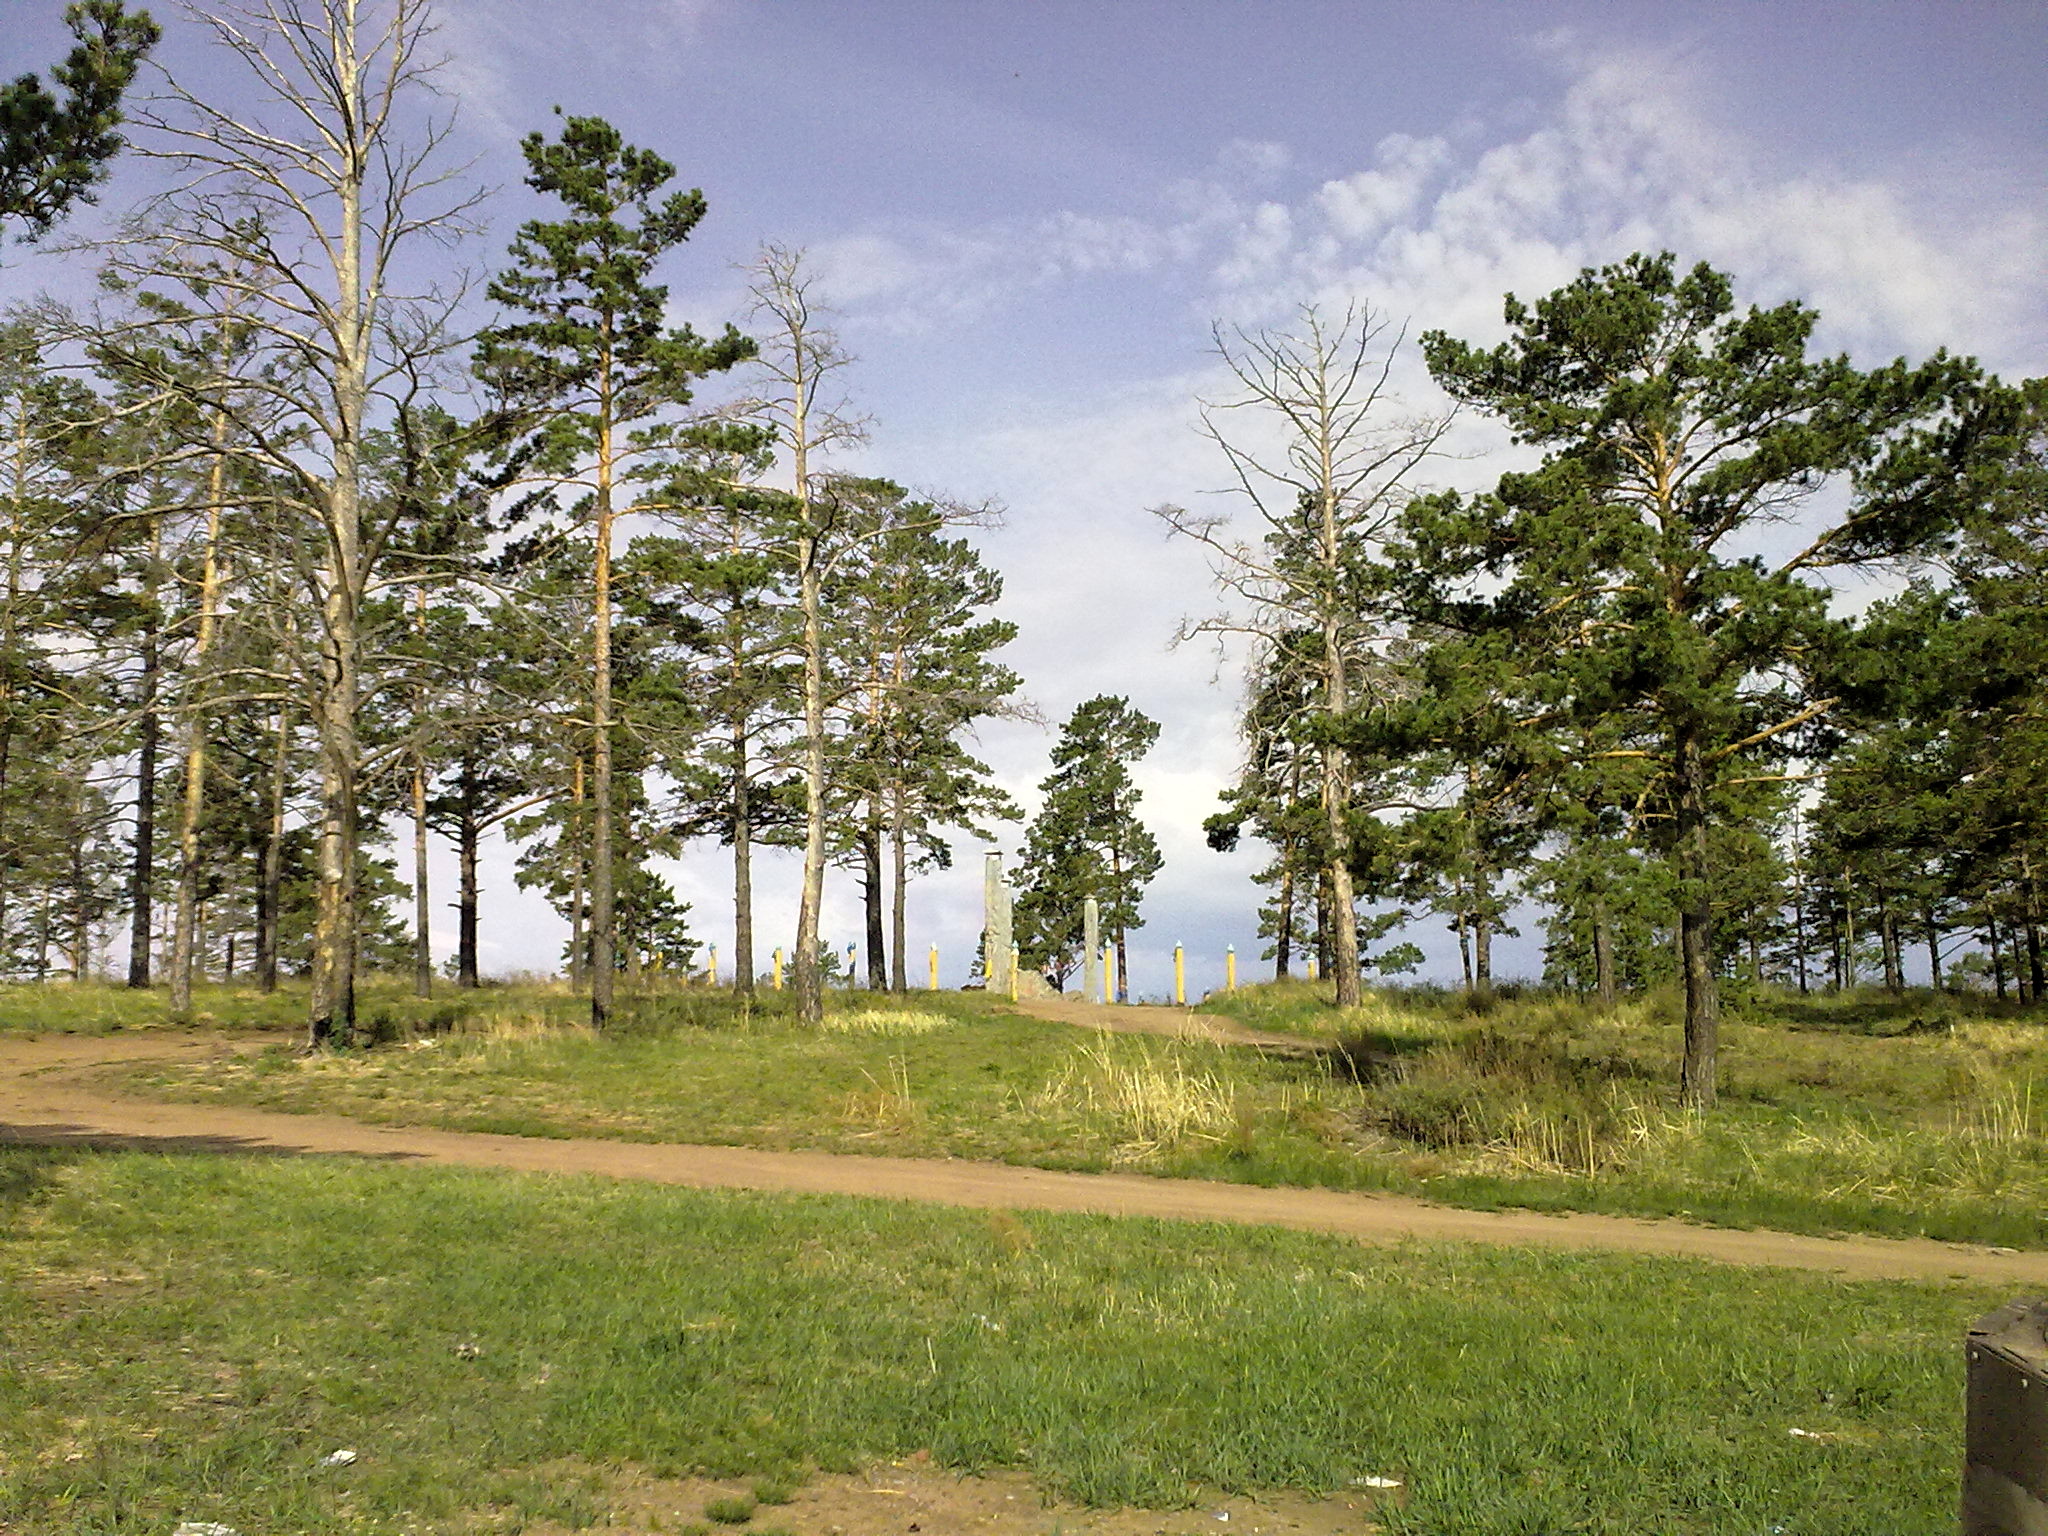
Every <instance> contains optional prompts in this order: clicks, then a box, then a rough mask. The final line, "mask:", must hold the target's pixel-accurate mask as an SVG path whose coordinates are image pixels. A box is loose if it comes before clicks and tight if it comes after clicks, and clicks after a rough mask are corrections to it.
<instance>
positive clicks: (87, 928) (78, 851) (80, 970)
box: [71, 806, 92, 983]
mask: <svg viewBox="0 0 2048 1536" xmlns="http://www.w3.org/2000/svg"><path fill="white" fill-rule="evenodd" d="M80 809H81V810H83V809H84V807H83V806H81V807H80ZM82 820H83V818H81V822H82ZM89 895H90V893H89V892H88V891H87V889H86V881H85V828H84V826H83V825H82V824H81V825H80V826H79V828H78V835H77V836H75V837H73V838H72V839H71V979H72V980H73V981H74V982H79V983H83V982H84V980H85V977H86V970H87V959H86V957H87V955H88V954H89V953H90V952H91V949H92V913H91V911H90V910H89V907H90V902H89V900H88V897H89Z"/></svg>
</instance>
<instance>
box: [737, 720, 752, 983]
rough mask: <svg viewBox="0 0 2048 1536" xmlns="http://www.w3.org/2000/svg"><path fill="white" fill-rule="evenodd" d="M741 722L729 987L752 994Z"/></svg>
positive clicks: (747, 789)
mask: <svg viewBox="0 0 2048 1536" xmlns="http://www.w3.org/2000/svg"><path fill="white" fill-rule="evenodd" d="M748 749H749V741H748V735H747V728H746V726H745V725H744V724H740V725H735V726H734V727H733V732H732V764H733V766H732V987H733V991H734V992H736V993H738V994H739V995H740V996H741V997H752V996H753V995H754V806H753V785H752V783H751V782H750V779H749V775H750V773H751V771H752V765H751V764H750V763H749V761H748V756H749V750H748Z"/></svg>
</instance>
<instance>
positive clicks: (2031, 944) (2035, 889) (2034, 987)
mask: <svg viewBox="0 0 2048 1536" xmlns="http://www.w3.org/2000/svg"><path fill="white" fill-rule="evenodd" d="M2021 868H2022V869H2023V870H2024V871H2025V873H2026V880H2027V887H2026V894H2027V923H2026V927H2027V1000H2028V1001H2029V1002H2034V1003H2038V1002H2039V1001H2040V1000H2041V983H2042V981H2043V980H2044V978H2043V976H2042V973H2041V972H2042V964H2041V888H2040V886H2039V885H2037V884H2036V883H2035V881H2034V864H2033V860H2032V859H2024V860H2023V861H2022V863H2021Z"/></svg>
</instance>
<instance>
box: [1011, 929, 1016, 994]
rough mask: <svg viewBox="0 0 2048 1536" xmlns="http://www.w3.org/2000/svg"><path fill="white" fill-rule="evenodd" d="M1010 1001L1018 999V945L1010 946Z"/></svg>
mask: <svg viewBox="0 0 2048 1536" xmlns="http://www.w3.org/2000/svg"><path fill="white" fill-rule="evenodd" d="M1010 1001H1011V1002H1013V1003H1014V1002H1015V1001H1017V946H1016V945H1014V944H1012V945H1011V946H1010Z"/></svg>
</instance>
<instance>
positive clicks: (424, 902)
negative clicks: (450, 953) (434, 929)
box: [412, 752, 434, 997]
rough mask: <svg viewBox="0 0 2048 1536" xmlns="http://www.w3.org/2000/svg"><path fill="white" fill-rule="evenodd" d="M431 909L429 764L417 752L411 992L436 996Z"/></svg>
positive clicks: (413, 763)
mask: <svg viewBox="0 0 2048 1536" xmlns="http://www.w3.org/2000/svg"><path fill="white" fill-rule="evenodd" d="M430 916H431V908H430V907H429V905H428V891H427V764H426V760H425V759H424V758H422V757H421V756H420V755H419V754H418V753H417V752H415V753H414V754H413V759H412V994H413V996H414V997H432V996H433V995H434V950H433V938H432V935H431V934H430V933H429V931H428V920H429V918H430Z"/></svg>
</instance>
